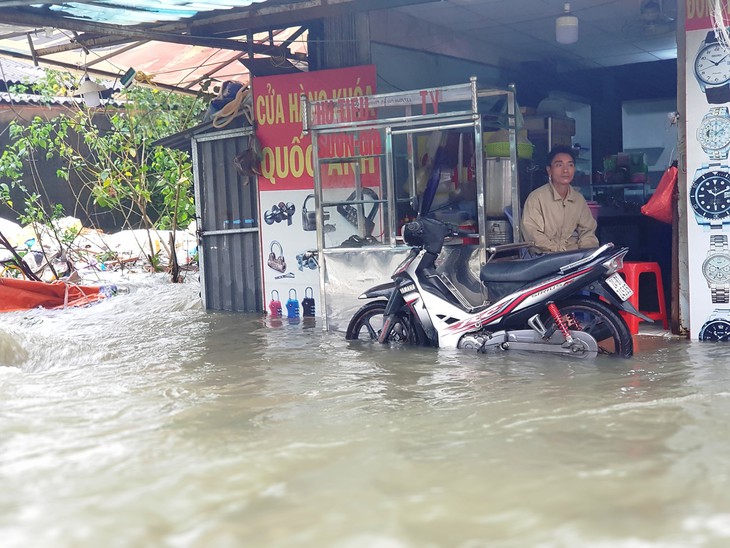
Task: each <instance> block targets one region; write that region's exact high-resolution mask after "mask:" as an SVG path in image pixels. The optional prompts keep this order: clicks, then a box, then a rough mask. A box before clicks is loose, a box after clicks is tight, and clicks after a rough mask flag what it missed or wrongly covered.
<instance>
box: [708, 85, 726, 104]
mask: <svg viewBox="0 0 730 548" xmlns="http://www.w3.org/2000/svg"><path fill="white" fill-rule="evenodd" d="M705 96H706V97H707V102H708V103H710V104H711V105H721V104H723V103H730V83H728V84H723V85H721V86H716V87H713V88H711V87H706V88H705Z"/></svg>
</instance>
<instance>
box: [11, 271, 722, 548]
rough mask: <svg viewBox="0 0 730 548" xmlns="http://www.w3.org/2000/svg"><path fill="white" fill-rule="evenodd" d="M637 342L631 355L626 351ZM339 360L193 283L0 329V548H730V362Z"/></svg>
mask: <svg viewBox="0 0 730 548" xmlns="http://www.w3.org/2000/svg"><path fill="white" fill-rule="evenodd" d="M645 339H646V340H645ZM638 346H639V348H638V351H637V354H636V356H635V357H634V358H633V359H631V360H621V361H615V360H610V359H607V358H602V359H600V358H599V359H596V360H589V361H578V360H575V361H567V360H565V359H560V358H556V357H553V356H546V357H540V358H536V357H534V356H532V357H525V356H517V355H506V356H489V357H484V356H476V355H474V354H471V353H469V352H466V351H441V350H427V349H394V348H387V347H377V346H372V345H362V344H354V343H348V342H346V341H345V340H344V337H343V336H342V335H341V334H337V333H325V332H323V330H322V329H321V326H319V325H318V326H315V327H312V326H309V325H303V324H302V323H300V324H297V325H289V324H288V323H287V320H286V319H284V320H283V322H282V323H281V324H280V325H271V324H270V323H269V324H267V322H266V321H265V320H264V319H263V318H262V317H260V316H258V315H236V314H224V313H206V312H205V311H203V310H202V308H201V305H200V302H199V297H198V289H197V287H196V285H195V284H192V283H188V284H183V285H172V284H168V283H166V282H164V281H163V280H162V279H155V278H150V279H148V280H146V281H143V282H141V283H140V284H139V285H138V286H137V287H135V289H134V290H133V291H132V292H130V293H129V294H127V295H119V296H116V297H114V298H112V299H108V300H107V301H105V302H102V303H100V304H97V305H94V306H92V307H89V308H82V309H75V310H67V311H31V312H27V313H11V314H5V315H3V316H1V317H0V486H1V488H0V545H2V546H3V547H4V548H7V547H24V548H25V547H54V548H55V547H86V546H88V547H92V546H93V547H99V546H105V547H106V546H125V547H126V546H135V547H137V546H165V547H168V546H169V547H176V546H181V547H185V546H196V547H197V546H200V547H203V546H205V547H237V546H255V547H279V546H281V547H291V546H304V547H309V546H312V547H321V546H328V547H329V546H332V547H343V548H370V547H377V548H379V547H382V548H400V547H442V546H444V547H469V548H472V547H482V546H488V547H513V546H514V547H525V546H535V547H545V548H548V547H564V546H568V547H573V546H575V547H602V548H603V547H630V548H635V547H649V546H651V547H654V546H661V547H682V548H686V547H691V546H710V547H714V546H717V547H720V546H728V545H730V544H729V543H730V488H729V486H730V477H729V476H730V464H728V456H729V455H730V373H729V372H728V363H729V362H730V346H727V345H713V344H701V343H698V342H697V343H695V342H688V341H684V340H681V341H676V340H675V341H671V340H670V341H667V340H662V339H660V338H658V337H642V338H641V340H640V341H639V345H638Z"/></svg>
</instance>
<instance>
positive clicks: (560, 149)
mask: <svg viewBox="0 0 730 548" xmlns="http://www.w3.org/2000/svg"><path fill="white" fill-rule="evenodd" d="M558 154H569V155H570V157H571V158H573V162H575V149H574V148H573V147H569V146H567V145H555V146H554V147H553V148H552V150H551V151H550V154H548V155H547V165H548V166H550V165H552V163H553V160H554V159H555V157H556V156H557V155H558Z"/></svg>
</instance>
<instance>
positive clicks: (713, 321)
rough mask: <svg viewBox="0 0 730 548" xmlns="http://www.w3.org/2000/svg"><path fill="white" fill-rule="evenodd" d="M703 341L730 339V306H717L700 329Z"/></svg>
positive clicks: (725, 340)
mask: <svg viewBox="0 0 730 548" xmlns="http://www.w3.org/2000/svg"><path fill="white" fill-rule="evenodd" d="M699 339H700V340H701V341H717V342H728V341H730V308H716V309H715V310H714V311H713V312H712V315H711V316H710V317H709V318H708V319H707V321H706V322H705V324H704V325H703V326H702V328H701V329H700V336H699Z"/></svg>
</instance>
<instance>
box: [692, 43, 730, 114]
mask: <svg viewBox="0 0 730 548" xmlns="http://www.w3.org/2000/svg"><path fill="white" fill-rule="evenodd" d="M694 72H695V77H696V78H697V82H698V83H699V85H700V88H701V89H702V92H703V93H704V94H705V97H707V102H708V103H710V104H713V105H720V104H723V103H728V102H730V51H727V50H726V49H725V48H724V47H723V46H722V45H720V44H719V43H718V41H717V36H716V35H715V31H712V30H711V31H710V32H708V33H707V36H705V39H704V40H703V41H702V44H700V49H699V51H698V52H697V55H696V56H695V66H694Z"/></svg>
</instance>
